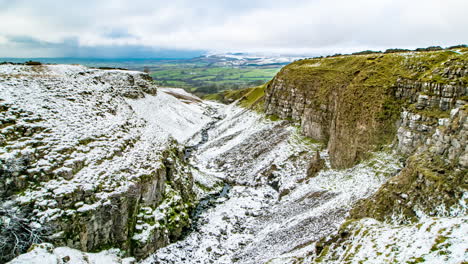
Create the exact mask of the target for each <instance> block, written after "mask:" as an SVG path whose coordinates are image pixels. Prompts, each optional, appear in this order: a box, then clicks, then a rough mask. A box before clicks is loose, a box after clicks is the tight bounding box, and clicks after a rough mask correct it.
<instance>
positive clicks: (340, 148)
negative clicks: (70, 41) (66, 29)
mask: <svg viewBox="0 0 468 264" xmlns="http://www.w3.org/2000/svg"><path fill="white" fill-rule="evenodd" d="M220 99H221V101H223V102H225V103H226V104H224V103H220V102H214V101H207V100H202V99H200V98H198V97H196V96H194V95H191V94H189V93H187V92H185V91H184V90H182V89H177V88H163V87H156V86H155V85H154V84H153V82H152V80H151V78H150V77H149V76H148V75H147V74H145V73H141V72H134V71H125V70H99V69H92V68H87V67H84V66H78V65H36V66H27V65H13V64H6V65H0V121H1V122H0V129H1V135H0V147H1V148H0V175H1V177H0V197H1V202H0V227H1V230H0V252H1V258H0V262H2V263H3V262H5V263H6V262H8V261H10V262H9V263H41V264H46V263H145V264H150V263H252V264H254V263H270V264H273V263H464V262H466V261H468V254H467V251H468V241H467V240H468V223H467V220H468V218H467V213H466V207H467V206H466V199H467V194H466V193H467V180H468V179H467V177H466V175H467V169H468V147H467V145H466V143H467V135H468V122H467V111H468V108H467V100H468V49H466V48H457V49H448V50H441V51H426V52H403V53H388V54H364V55H343V56H331V57H327V58H312V59H304V60H299V61H296V62H293V63H291V64H289V65H287V66H285V67H284V68H283V69H282V70H281V71H280V72H279V73H278V74H277V75H276V76H275V77H274V78H273V79H272V80H271V81H269V82H268V83H267V84H265V85H262V86H259V87H255V88H249V89H244V90H238V91H228V92H224V93H223V94H221V95H220Z"/></svg>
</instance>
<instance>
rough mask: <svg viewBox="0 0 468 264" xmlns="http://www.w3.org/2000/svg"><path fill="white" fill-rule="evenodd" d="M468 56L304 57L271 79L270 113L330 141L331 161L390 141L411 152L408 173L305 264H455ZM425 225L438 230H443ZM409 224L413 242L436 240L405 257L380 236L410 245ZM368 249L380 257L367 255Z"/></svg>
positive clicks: (343, 162)
mask: <svg viewBox="0 0 468 264" xmlns="http://www.w3.org/2000/svg"><path fill="white" fill-rule="evenodd" d="M466 52H467V51H466V50H464V51H463V52H453V51H439V52H428V53H407V54H399V55H398V54H390V55H388V54H386V55H367V56H345V57H338V58H324V59H312V60H304V61H299V62H295V63H293V64H291V65H290V66H287V67H285V68H284V69H283V70H282V71H281V72H280V73H279V74H278V75H277V76H276V77H275V79H274V80H273V81H272V82H270V84H269V86H268V87H267V90H266V92H265V94H266V98H265V109H266V112H267V114H272V115H278V116H280V117H282V118H292V119H293V120H297V121H300V122H301V124H302V129H303V133H304V134H306V135H308V136H310V137H313V138H315V139H318V140H322V141H324V142H325V143H326V144H327V145H328V150H329V153H330V160H331V164H332V166H334V167H337V168H344V167H348V166H350V165H351V164H353V163H355V162H357V161H359V160H360V159H363V158H365V157H366V152H369V151H372V150H375V149H376V148H377V149H378V148H379V147H382V146H384V145H389V146H390V147H391V149H392V150H393V151H395V152H397V153H399V154H400V155H402V156H403V157H404V158H406V162H405V166H404V168H403V169H402V170H401V172H399V173H398V174H397V175H395V176H394V177H392V178H390V179H389V180H388V181H387V182H386V183H385V184H383V185H382V187H381V188H380V189H379V190H378V191H377V192H376V193H374V194H373V195H371V196H370V197H368V198H365V199H363V200H360V201H359V202H358V203H357V204H355V205H354V206H353V209H352V210H351V211H350V215H349V217H348V221H347V222H345V224H343V225H342V227H341V228H340V229H339V231H338V233H337V234H336V235H334V236H330V237H329V238H328V239H322V241H321V242H320V243H317V244H316V249H315V254H316V255H314V254H312V255H314V256H315V257H304V258H299V261H298V262H299V263H302V262H301V261H303V262H311V263H322V262H323V263H347V261H351V262H354V261H355V262H360V261H363V262H365V261H366V260H370V259H372V260H375V261H376V263H384V262H385V263H386V262H392V261H395V262H403V261H407V260H410V261H415V263H416V262H421V261H423V260H428V261H429V262H430V261H434V263H438V262H440V261H442V262H444V263H456V262H457V261H459V259H460V257H461V256H462V255H463V254H465V253H463V252H462V251H463V250H462V251H460V252H459V251H458V249H457V247H456V246H454V247H452V245H453V244H454V243H457V242H456V241H458V240H460V237H458V236H457V235H456V233H457V232H461V231H459V228H462V229H463V228H466V224H465V225H464V227H463V224H461V225H460V223H463V222H465V223H466V209H467V207H466V194H467V187H468V178H467V177H466V175H468V166H467V165H468V164H467V160H468V158H467V157H468V147H467V144H466V143H467V141H468V140H467V139H468V123H467V112H468V105H467V99H468V97H467V95H468V79H467V76H468V56H467V54H466ZM348 62H352V64H348ZM353 73H354V74H353ZM356 88H359V89H356ZM312 163H313V162H312ZM428 216H429V217H431V218H429V217H428ZM368 218H373V219H368ZM376 220H378V221H376ZM379 221H385V222H386V223H388V222H391V223H392V224H385V223H382V222H379ZM401 223H406V224H408V223H411V224H412V226H411V227H409V226H408V227H406V228H407V229H404V228H403V227H402V225H401ZM421 226H423V227H424V226H436V229H440V230H439V232H438V234H439V236H437V235H434V231H431V229H430V228H428V229H424V228H421ZM460 226H462V227H460ZM402 230H403V231H404V232H405V234H408V236H410V237H414V240H415V241H418V239H419V240H421V238H418V236H422V234H424V235H425V236H426V237H427V238H429V237H430V239H433V240H435V242H434V244H433V245H432V244H429V245H432V248H431V247H429V248H425V249H421V248H423V247H421V246H420V247H419V248H417V249H416V248H414V249H408V252H416V253H411V254H414V255H415V256H418V255H419V256H420V257H419V258H416V257H415V258H414V259H406V260H404V259H405V256H404V255H405V254H399V253H398V254H395V253H392V252H391V251H398V250H397V249H395V250H393V249H392V250H391V251H389V250H387V249H388V248H389V246H390V245H388V242H385V241H381V240H379V236H385V237H387V236H388V237H392V241H398V243H400V244H398V246H401V245H404V244H405V243H408V242H407V241H406V242H405V235H403V234H402V233H399V232H400V231H402ZM457 230H458V231H457ZM418 232H419V233H418ZM379 233H382V234H384V233H385V235H378V234H379ZM442 234H443V235H442ZM441 237H443V239H444V240H443V241H442V238H441ZM412 239H413V238H412ZM445 241H447V242H446V243H445ZM418 243H422V242H418ZM441 244H444V245H443V246H441ZM419 245H420V244H419ZM370 247H372V249H370ZM408 247H411V242H410V243H409V244H408ZM366 248H367V249H366ZM444 248H445V249H444ZM369 251H374V252H377V253H376V254H374V253H373V254H370V255H369V254H364V252H369ZM418 251H419V252H428V253H425V255H421V253H417V252H418ZM431 252H432V253H431ZM455 252H458V253H455ZM457 254H462V255H457ZM444 255H449V256H447V257H441V256H444ZM457 259H458V260H457ZM451 261H452V262H451ZM431 263H432V262H431Z"/></svg>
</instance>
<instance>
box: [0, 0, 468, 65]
mask: <svg viewBox="0 0 468 264" xmlns="http://www.w3.org/2000/svg"><path fill="white" fill-rule="evenodd" d="M467 10H468V1H467V0H352V1H350V0H166V1H162V0H131V1H128V0H79V1H78V0H0V21H2V22H1V23H0V57H100V58H123V57H126V58H145V57H151V58H157V57H166V58H167V57H172V58H179V57H180V58H185V57H194V56H198V55H200V54H204V53H223V52H248V53H261V54H283V55H326V54H334V53H349V52H355V51H362V50H368V49H371V50H385V49H387V48H410V49H413V48H418V47H427V46H434V45H440V46H442V47H446V46H451V45H456V44H467V43H468V16H467V15H466V11H467Z"/></svg>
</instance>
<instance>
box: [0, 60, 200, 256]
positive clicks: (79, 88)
mask: <svg viewBox="0 0 468 264" xmlns="http://www.w3.org/2000/svg"><path fill="white" fill-rule="evenodd" d="M157 93H158V92H157V87H155V86H154V85H153V84H152V81H151V78H150V77H149V76H148V75H147V74H144V73H140V72H132V71H117V70H110V71H104V70H95V69H89V68H86V67H82V66H68V65H47V66H45V65H43V66H24V65H2V66H1V67H0V130H1V134H0V147H1V148H0V176H1V177H0V197H1V202H0V241H1V243H0V255H1V258H0V262H4V261H6V260H8V259H11V258H12V257H14V255H17V254H20V253H22V252H24V251H26V250H27V249H28V247H29V246H30V245H31V244H32V243H38V242H51V243H53V244H54V245H55V246H62V245H64V246H69V247H72V248H76V249H80V250H83V251H91V252H93V251H98V250H102V249H107V248H120V249H122V250H124V251H125V252H126V254H127V255H129V256H134V257H136V258H142V257H145V256H147V255H148V254H150V253H152V252H154V251H155V250H156V249H157V248H160V247H162V246H165V245H167V244H168V243H169V242H170V241H173V240H175V239H177V238H178V237H179V236H180V235H181V233H182V230H183V228H184V227H186V226H188V225H189V221H190V220H189V215H190V210H191V209H192V207H193V206H194V205H193V204H192V202H193V200H194V193H193V190H192V175H191V174H190V172H189V171H187V170H185V167H186V164H185V160H184V151H183V147H182V146H180V145H179V144H178V143H177V142H176V141H175V140H173V139H170V137H169V136H168V135H167V134H164V133H162V132H158V131H160V130H158V129H156V128H149V127H148V124H147V122H146V121H145V120H143V119H141V118H140V117H139V116H138V115H137V114H136V113H135V111H134V109H133V108H132V106H131V105H130V104H129V103H128V100H142V99H143V98H146V99H147V100H153V101H155V102H157V100H158V99H157V98H158V97H157ZM180 104H181V105H184V104H183V103H180ZM155 114H158V113H156V112H155ZM159 114H161V113H159Z"/></svg>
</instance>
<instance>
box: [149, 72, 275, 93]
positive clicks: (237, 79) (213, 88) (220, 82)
mask: <svg viewBox="0 0 468 264" xmlns="http://www.w3.org/2000/svg"><path fill="white" fill-rule="evenodd" d="M280 69H281V67H280V66H277V67H271V68H261V67H242V68H234V67H221V66H207V65H200V66H192V65H164V66H162V65H161V66H159V67H152V68H151V69H150V72H151V77H153V79H154V80H155V81H156V83H157V84H159V85H161V86H172V87H180V88H185V89H187V90H191V91H195V92H198V93H201V94H210V93H216V92H220V91H224V90H227V89H240V88H245V87H252V86H258V85H261V84H263V83H265V82H267V81H269V80H271V79H272V78H273V77H274V76H275V74H276V73H278V71H279V70H280Z"/></svg>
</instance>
